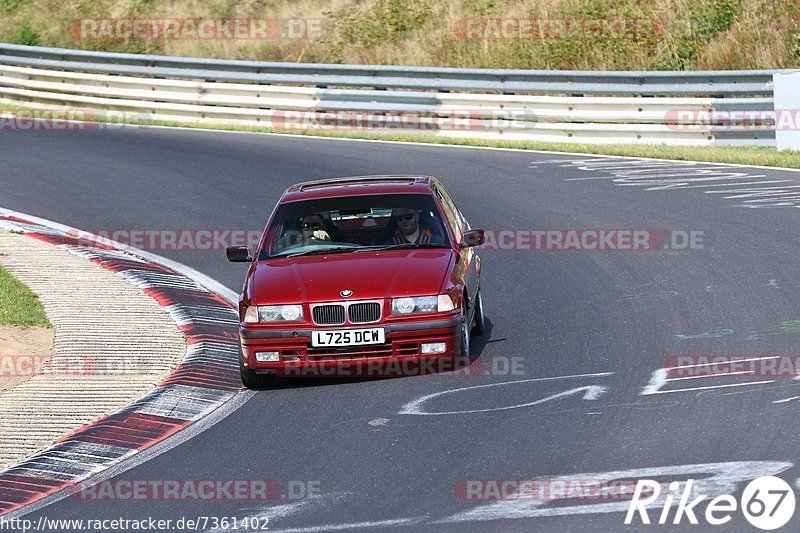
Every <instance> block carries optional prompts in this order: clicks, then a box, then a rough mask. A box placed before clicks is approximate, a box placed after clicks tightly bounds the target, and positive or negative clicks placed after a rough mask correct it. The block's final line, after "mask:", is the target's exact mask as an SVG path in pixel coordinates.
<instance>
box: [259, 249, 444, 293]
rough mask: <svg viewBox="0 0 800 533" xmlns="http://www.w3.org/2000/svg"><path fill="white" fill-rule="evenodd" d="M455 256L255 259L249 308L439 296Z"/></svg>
mask: <svg viewBox="0 0 800 533" xmlns="http://www.w3.org/2000/svg"><path fill="white" fill-rule="evenodd" d="M454 255H455V253H454V252H453V251H452V250H450V249H449V248H442V249H438V248H437V249H410V250H385V251H376V252H355V253H340V254H330V255H309V256H299V257H292V258H276V259H270V260H267V261H259V262H258V263H257V264H256V265H255V266H254V269H253V271H252V273H251V276H250V280H249V287H248V288H249V299H250V303H251V305H253V304H256V305H269V304H283V303H292V302H327V301H332V300H341V299H342V296H341V295H340V294H339V293H340V292H341V291H343V290H351V291H353V294H352V296H351V297H350V299H352V300H364V299H380V298H388V297H400V296H420V295H425V294H438V292H439V288H440V287H441V286H442V282H443V281H444V279H445V276H446V275H447V274H448V271H449V268H450V265H451V263H452V262H453V261H454Z"/></svg>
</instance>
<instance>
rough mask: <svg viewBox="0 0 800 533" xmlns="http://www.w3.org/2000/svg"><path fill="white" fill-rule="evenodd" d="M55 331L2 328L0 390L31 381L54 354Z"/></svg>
mask: <svg viewBox="0 0 800 533" xmlns="http://www.w3.org/2000/svg"><path fill="white" fill-rule="evenodd" d="M53 335H54V334H53V330H52V329H48V328H41V327H32V328H21V327H18V326H0V390H6V389H10V388H11V387H14V386H16V385H19V384H20V383H22V382H23V381H25V380H27V379H29V378H30V377H31V376H32V375H33V374H34V373H36V370H37V369H38V368H40V367H41V366H42V364H43V363H44V362H45V361H47V360H48V359H49V358H50V356H51V355H52V354H53Z"/></svg>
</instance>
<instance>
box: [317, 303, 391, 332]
mask: <svg viewBox="0 0 800 533" xmlns="http://www.w3.org/2000/svg"><path fill="white" fill-rule="evenodd" d="M311 315H312V318H313V319H314V323H315V324H317V325H318V326H341V325H342V324H344V323H345V317H347V321H349V323H350V324H367V323H370V322H378V321H379V320H380V319H381V304H380V302H353V303H349V302H348V303H346V304H323V305H317V306H314V307H313V309H312V310H311Z"/></svg>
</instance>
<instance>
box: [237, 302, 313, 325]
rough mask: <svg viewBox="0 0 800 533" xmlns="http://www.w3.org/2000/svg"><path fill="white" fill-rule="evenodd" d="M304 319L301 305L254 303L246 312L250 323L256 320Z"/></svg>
mask: <svg viewBox="0 0 800 533" xmlns="http://www.w3.org/2000/svg"><path fill="white" fill-rule="evenodd" d="M299 320H303V306H301V305H258V306H256V305H253V306H250V307H248V308H247V311H245V313H244V321H245V322H246V323H248V324H254V323H256V322H297V321H299Z"/></svg>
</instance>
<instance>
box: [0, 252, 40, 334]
mask: <svg viewBox="0 0 800 533" xmlns="http://www.w3.org/2000/svg"><path fill="white" fill-rule="evenodd" d="M0 325H3V326H22V327H23V328H29V327H32V326H42V327H50V322H49V321H48V320H47V316H46V315H45V314H44V309H43V308H42V303H41V302H40V301H39V298H38V297H37V296H36V295H35V294H34V293H33V292H31V290H30V289H29V288H28V287H26V286H25V285H23V284H22V283H21V282H20V281H19V280H17V279H16V278H15V277H13V276H12V275H11V274H9V273H8V271H6V270H5V269H4V268H3V267H0Z"/></svg>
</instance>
